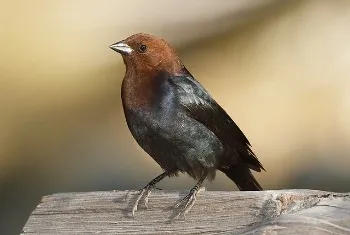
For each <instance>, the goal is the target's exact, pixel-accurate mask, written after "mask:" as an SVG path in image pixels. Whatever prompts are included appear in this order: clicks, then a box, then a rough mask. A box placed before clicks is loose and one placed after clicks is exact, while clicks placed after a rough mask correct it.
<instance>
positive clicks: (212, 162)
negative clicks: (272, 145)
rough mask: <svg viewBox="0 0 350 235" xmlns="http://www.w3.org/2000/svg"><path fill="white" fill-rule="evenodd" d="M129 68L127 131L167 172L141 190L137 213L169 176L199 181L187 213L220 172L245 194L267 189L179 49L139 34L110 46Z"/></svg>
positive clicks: (184, 205) (236, 132)
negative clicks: (207, 183)
mask: <svg viewBox="0 0 350 235" xmlns="http://www.w3.org/2000/svg"><path fill="white" fill-rule="evenodd" d="M110 48H111V49H113V50H115V51H117V52H119V53H120V54H121V55H122V57H123V60H124V63H125V65H126V73H125V77H124V80H123V83H122V91H121V98H122V102H123V108H124V113H125V117H126V121H127V124H128V127H129V129H130V131H131V133H132V135H133V137H134V138H135V140H136V141H137V143H138V144H139V145H140V146H141V147H142V148H143V149H144V150H145V151H146V152H147V153H148V154H149V155H150V156H151V157H152V158H153V159H154V160H155V161H156V162H157V163H158V164H159V165H160V166H161V168H162V169H163V170H164V173H162V174H160V175H159V176H157V177H156V178H154V179H153V180H152V181H150V182H149V183H148V184H147V185H146V186H145V187H144V188H143V189H142V190H141V191H140V194H139V196H138V198H137V200H136V202H135V204H134V207H133V209H132V214H133V215H134V212H135V211H136V210H137V206H138V203H139V201H140V199H141V198H142V197H143V196H145V199H144V200H145V205H146V206H147V202H148V196H149V195H150V193H151V189H153V188H154V187H155V185H156V184H157V183H158V182H159V181H161V180H162V179H163V178H165V177H166V176H174V175H177V174H178V172H182V173H187V174H188V175H190V176H191V177H193V178H194V179H196V180H198V182H197V184H196V185H195V186H194V187H193V188H192V189H191V191H190V193H189V194H188V195H187V196H186V197H185V198H183V199H182V200H180V201H179V202H177V203H176V204H175V206H174V207H176V208H177V207H180V206H181V209H182V210H181V212H180V213H179V214H178V216H179V215H180V214H181V213H183V215H185V214H186V213H187V212H188V211H189V210H190V208H191V207H192V206H193V204H194V202H195V199H196V194H197V192H198V190H199V188H200V187H201V185H202V183H203V181H204V180H205V179H208V180H213V179H214V177H215V172H216V170H220V171H222V172H223V173H225V174H226V175H227V176H228V177H229V178H230V179H231V180H232V181H233V182H235V183H236V185H237V186H238V188H239V189H240V190H248V191H252V190H262V188H261V186H260V185H259V183H258V182H257V181H256V179H255V178H254V176H253V175H252V173H251V171H250V170H251V169H252V170H254V171H258V172H260V171H261V169H264V168H263V166H262V165H261V163H260V162H259V160H258V159H257V157H256V156H255V154H254V153H253V151H252V150H251V148H250V143H249V141H248V139H247V138H246V137H245V136H244V134H243V133H242V131H241V130H240V129H239V127H238V126H237V125H236V124H235V122H234V121H232V119H231V118H230V116H229V115H228V114H227V113H226V112H225V110H224V109H223V108H222V107H221V106H220V105H219V104H218V103H216V101H215V100H214V99H213V98H212V97H211V96H210V95H209V93H208V92H207V91H206V90H205V89H204V88H203V86H202V85H201V84H200V83H199V82H198V81H197V80H195V79H194V77H193V76H192V75H191V74H190V72H189V71H188V70H187V69H186V68H185V66H184V65H183V64H182V63H181V61H180V59H179V57H178V55H177V54H176V52H175V50H174V49H173V48H172V47H171V46H170V45H169V44H168V43H167V42H166V41H165V40H163V39H160V38H157V37H155V36H153V35H149V34H143V33H139V34H135V35H132V36H130V37H128V38H127V39H125V40H123V41H120V42H117V43H115V44H113V45H111V46H110Z"/></svg>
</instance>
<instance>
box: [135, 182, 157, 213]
mask: <svg viewBox="0 0 350 235" xmlns="http://www.w3.org/2000/svg"><path fill="white" fill-rule="evenodd" d="M151 190H152V187H150V186H149V185H147V186H146V187H144V188H143V189H141V190H140V192H139V195H138V196H137V198H136V201H135V203H134V206H133V207H132V210H131V214H132V216H133V217H134V216H135V211H137V207H138V205H139V202H140V200H141V199H142V197H143V196H144V195H145V197H144V205H145V207H146V208H148V197H149V195H150V194H151Z"/></svg>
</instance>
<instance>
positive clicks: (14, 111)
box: [0, 0, 350, 234]
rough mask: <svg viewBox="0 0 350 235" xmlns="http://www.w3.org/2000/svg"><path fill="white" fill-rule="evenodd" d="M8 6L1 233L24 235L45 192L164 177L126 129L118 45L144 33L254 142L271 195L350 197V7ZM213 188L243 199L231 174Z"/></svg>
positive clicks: (131, 184) (322, 2) (0, 113)
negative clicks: (294, 191) (303, 192)
mask: <svg viewBox="0 0 350 235" xmlns="http://www.w3.org/2000/svg"><path fill="white" fill-rule="evenodd" d="M1 5H2V6H1V9H0V22H1V23H0V35H1V37H0V42H1V47H0V230H1V231H0V234H12V233H13V234H18V233H19V231H20V230H21V228H22V226H23V225H24V223H25V221H26V219H27V216H28V215H29V213H30V212H31V210H32V209H33V208H34V207H35V206H36V204H37V203H38V202H39V200H40V198H41V196H42V195H45V194H50V193H54V192H66V191H92V190H111V189H138V188H140V187H142V186H143V185H144V184H145V183H147V181H148V180H149V179H151V178H152V177H154V176H156V175H158V174H159V173H160V172H161V169H160V167H159V166H158V165H157V164H156V163H155V162H154V161H153V160H152V159H151V158H150V157H148V156H147V155H146V154H145V153H144V152H143V151H142V150H141V149H140V148H139V147H138V146H137V144H136V143H135V141H134V140H133V139H132V137H131V134H130V133H129V131H128V129H127V127H126V123H125V120H124V114H123V111H122V107H121V101H120V84H121V80H122V78H123V75H124V65H123V63H122V60H121V57H120V56H119V55H118V54H116V53H115V52H113V51H112V50H110V49H109V48H108V46H109V45H110V44H112V43H114V42H116V41H119V40H121V39H124V38H125V37H127V36H129V35H131V34H134V33H137V32H148V33H153V34H156V35H159V36H162V37H164V38H166V39H167V40H168V41H170V42H171V43H172V44H173V45H174V46H175V47H176V48H177V49H178V50H179V53H180V56H181V58H182V59H183V62H184V63H185V65H186V67H187V68H188V69H189V70H190V71H191V72H192V74H193V75H194V76H195V77H196V78H197V79H198V80H199V81H200V82H202V84H203V85H204V86H205V87H206V88H207V90H209V91H210V92H211V94H212V95H213V97H214V98H215V99H216V100H217V101H218V102H219V103H220V104H221V105H222V106H223V107H224V108H225V109H226V110H227V112H228V113H229V114H230V115H231V116H232V118H233V119H234V120H235V121H236V122H237V123H238V125H239V126H240V127H241V129H243V131H244V133H245V134H246V135H247V136H248V138H249V139H250V141H251V143H252V144H253V149H254V151H255V152H256V154H257V155H258V157H259V159H260V160H261V162H262V163H263V164H264V166H265V168H266V169H267V172H266V173H262V174H257V177H258V179H259V181H260V182H261V184H262V185H263V186H264V188H266V189H282V188H311V189H322V190H331V191H349V190H350V184H349V182H348V181H349V180H348V179H349V177H350V172H349V170H348V169H349V164H350V156H349V154H350V141H349V139H350V43H349V42H350V1H345V0H343V1H342V0H338V1H328V0H314V1H311V0H310V1H292V0H289V1H282V0H280V1H278V0H260V1H256V0H236V1H231V0H222V1H211V0H204V1H203V0H202V1H185V0H176V1H161V0H154V1H147V2H146V1H137V0H129V1H127V2H125V1H112V0H104V1H92V0H84V1H83V0H76V1H68V0H63V1H47V0H33V1H24V0H23V1H20V0H17V1H16V0H15V1H3V2H2V4H1ZM193 184H194V181H193V180H191V179H189V178H188V177H187V176H181V177H179V178H173V179H167V180H165V181H164V182H162V183H161V184H160V185H159V186H160V187H161V188H165V189H189V188H190V187H192V185H193ZM206 186H207V188H208V189H209V190H236V187H235V185H234V184H233V183H232V182H230V181H229V180H228V179H227V178H225V177H224V176H223V175H222V174H218V177H217V180H216V181H215V182H214V183H213V184H209V183H208V184H207V185H206Z"/></svg>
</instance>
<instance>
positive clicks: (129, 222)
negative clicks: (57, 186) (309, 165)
mask: <svg viewBox="0 0 350 235" xmlns="http://www.w3.org/2000/svg"><path fill="white" fill-rule="evenodd" d="M127 194H128V192H127V191H115V192H89V193H62V194H54V195H50V196H45V197H44V198H43V199H42V201H41V202H40V204H39V205H38V206H37V208H36V209H35V210H34V211H33V213H32V214H31V216H30V217H29V219H28V221H27V223H26V225H25V227H24V229H23V232H22V234H72V233H73V234H77V233H83V234H86V233H102V234H105V233H107V234H164V233H170V234H194V233H209V234H212V233H220V234H270V233H273V234H350V193H331V192H323V191H314V190H276V191H261V192H216V191H206V192H201V193H199V194H198V196H197V202H196V204H195V205H194V206H193V208H192V210H191V211H190V212H189V213H188V214H187V216H186V220H183V219H179V220H175V221H174V220H172V216H173V215H174V212H173V211H172V210H171V209H169V208H170V207H171V206H172V205H173V204H174V203H175V202H176V201H177V200H178V199H180V198H181V197H183V196H184V195H185V192H181V193H179V192H177V191H158V190H157V191H154V192H152V194H151V196H150V198H149V209H145V208H144V207H142V202H141V204H140V206H139V210H138V211H137V212H136V213H135V218H133V217H132V216H131V214H130V211H131V205H132V203H133V201H134V200H135V197H136V192H135V191H131V192H130V193H129V194H128V195H127Z"/></svg>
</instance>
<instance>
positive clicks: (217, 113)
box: [168, 71, 264, 171]
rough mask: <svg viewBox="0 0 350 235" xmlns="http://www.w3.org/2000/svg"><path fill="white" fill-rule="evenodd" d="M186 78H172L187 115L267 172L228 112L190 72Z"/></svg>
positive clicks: (258, 169) (253, 166) (253, 167)
mask: <svg viewBox="0 0 350 235" xmlns="http://www.w3.org/2000/svg"><path fill="white" fill-rule="evenodd" d="M186 72H187V74H186V75H184V76H172V77H170V78H169V79H168V81H169V83H170V84H171V85H172V86H175V87H177V88H180V89H176V90H177V92H178V96H179V100H180V101H179V103H180V106H181V107H182V108H183V109H184V110H185V112H186V113H187V115H189V116H190V117H192V118H193V119H195V120H197V121H198V122H200V123H202V124H203V125H205V126H206V127H207V128H208V129H210V130H211V131H212V132H213V133H214V134H215V135H216V136H217V137H218V138H219V139H220V141H221V142H222V143H224V144H225V145H226V146H229V147H230V148H232V149H233V150H234V151H236V152H238V153H239V155H240V156H242V159H243V160H244V162H246V164H247V165H248V166H249V167H250V168H251V169H253V170H256V171H261V169H264V168H263V166H262V165H261V163H260V162H259V160H258V159H257V157H256V156H255V154H254V153H253V151H252V150H251V148H250V143H249V141H248V139H247V138H246V137H245V135H244V134H243V132H242V131H241V130H240V129H239V127H238V126H237V125H236V123H235V122H234V121H233V120H232V119H231V118H230V116H229V115H228V114H227V113H226V111H225V110H224V109H223V108H222V107H221V106H220V105H219V104H218V103H216V101H215V100H214V99H213V98H212V97H211V96H210V95H209V93H208V92H207V91H206V90H205V89H204V87H203V86H202V85H201V84H200V83H199V82H198V81H196V80H195V79H194V78H193V76H192V75H191V74H190V73H189V72H188V71H186Z"/></svg>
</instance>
